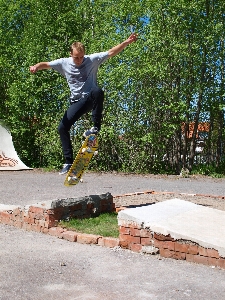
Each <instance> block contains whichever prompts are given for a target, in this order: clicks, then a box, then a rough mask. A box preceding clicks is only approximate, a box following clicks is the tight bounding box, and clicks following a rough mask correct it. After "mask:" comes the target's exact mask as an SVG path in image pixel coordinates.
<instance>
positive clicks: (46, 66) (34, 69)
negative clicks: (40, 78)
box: [30, 62, 51, 73]
mask: <svg viewBox="0 0 225 300" xmlns="http://www.w3.org/2000/svg"><path fill="white" fill-rule="evenodd" d="M46 69H51V67H50V65H49V63H48V62H40V63H38V64H36V65H34V66H30V72H31V73H36V72H37V71H39V70H46Z"/></svg>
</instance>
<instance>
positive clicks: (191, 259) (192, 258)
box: [186, 253, 195, 262]
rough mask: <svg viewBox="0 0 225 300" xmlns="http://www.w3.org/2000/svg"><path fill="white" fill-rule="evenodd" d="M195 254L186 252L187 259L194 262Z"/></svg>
mask: <svg viewBox="0 0 225 300" xmlns="http://www.w3.org/2000/svg"><path fill="white" fill-rule="evenodd" d="M194 256H195V255H192V254H189V253H186V261H189V262H194Z"/></svg>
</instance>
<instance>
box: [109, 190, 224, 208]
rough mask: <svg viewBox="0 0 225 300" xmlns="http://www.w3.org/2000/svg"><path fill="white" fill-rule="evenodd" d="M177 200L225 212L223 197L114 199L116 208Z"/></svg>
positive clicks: (173, 195) (175, 195)
mask: <svg viewBox="0 0 225 300" xmlns="http://www.w3.org/2000/svg"><path fill="white" fill-rule="evenodd" d="M174 198H178V199H180V200H185V201H190V202H193V203H195V204H199V205H203V206H207V207H210V208H214V209H219V210H223V211H225V199H224V197H213V196H196V195H195V194H193V195H192V194H182V193H181V194H178V193H163V192H161V193H152V194H140V195H135V194H134V195H130V196H118V197H115V198H114V203H115V205H116V207H120V206H125V207H127V206H129V207H134V206H142V205H147V204H154V203H157V202H162V201H165V200H169V199H174Z"/></svg>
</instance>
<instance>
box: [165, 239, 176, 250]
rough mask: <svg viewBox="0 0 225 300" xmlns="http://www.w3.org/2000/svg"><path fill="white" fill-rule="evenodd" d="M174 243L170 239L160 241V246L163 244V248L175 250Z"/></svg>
mask: <svg viewBox="0 0 225 300" xmlns="http://www.w3.org/2000/svg"><path fill="white" fill-rule="evenodd" d="M174 244H175V243H174V242H172V241H164V242H163V243H162V246H163V248H165V249H169V250H172V251H174V250H175V246H174Z"/></svg>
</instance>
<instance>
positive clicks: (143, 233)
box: [140, 229, 152, 239]
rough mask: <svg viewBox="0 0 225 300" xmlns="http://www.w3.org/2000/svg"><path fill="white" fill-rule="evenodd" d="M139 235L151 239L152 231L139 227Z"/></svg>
mask: <svg viewBox="0 0 225 300" xmlns="http://www.w3.org/2000/svg"><path fill="white" fill-rule="evenodd" d="M140 237H150V238H151V239H152V233H151V232H150V231H149V230H148V229H141V230H140Z"/></svg>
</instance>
